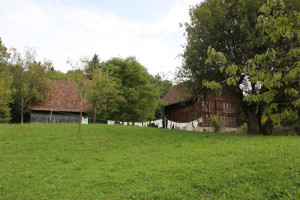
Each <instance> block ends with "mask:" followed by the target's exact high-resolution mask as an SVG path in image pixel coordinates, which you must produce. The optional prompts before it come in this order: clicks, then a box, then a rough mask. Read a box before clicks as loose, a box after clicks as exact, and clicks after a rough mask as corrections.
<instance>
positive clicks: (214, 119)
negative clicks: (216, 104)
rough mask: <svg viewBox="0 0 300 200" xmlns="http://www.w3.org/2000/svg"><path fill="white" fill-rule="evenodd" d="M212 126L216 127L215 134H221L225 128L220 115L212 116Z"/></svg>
mask: <svg viewBox="0 0 300 200" xmlns="http://www.w3.org/2000/svg"><path fill="white" fill-rule="evenodd" d="M210 124H211V126H212V127H214V131H215V132H219V131H220V129H221V128H222V127H224V121H223V118H222V116H220V115H212V116H210Z"/></svg>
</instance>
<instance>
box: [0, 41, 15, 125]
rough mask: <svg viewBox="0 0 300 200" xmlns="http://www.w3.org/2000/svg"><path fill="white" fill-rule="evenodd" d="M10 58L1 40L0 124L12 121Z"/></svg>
mask: <svg viewBox="0 0 300 200" xmlns="http://www.w3.org/2000/svg"><path fill="white" fill-rule="evenodd" d="M9 57H10V54H9V53H8V52H7V48H6V47H5V46H4V44H2V40H1V38H0V123H2V122H9V121H10V119H11V117H10V107H9V104H10V103H12V102H13V99H12V94H13V90H12V89H11V85H12V81H13V79H12V75H11V73H10V70H9V66H8V63H7V59H8V58H9Z"/></svg>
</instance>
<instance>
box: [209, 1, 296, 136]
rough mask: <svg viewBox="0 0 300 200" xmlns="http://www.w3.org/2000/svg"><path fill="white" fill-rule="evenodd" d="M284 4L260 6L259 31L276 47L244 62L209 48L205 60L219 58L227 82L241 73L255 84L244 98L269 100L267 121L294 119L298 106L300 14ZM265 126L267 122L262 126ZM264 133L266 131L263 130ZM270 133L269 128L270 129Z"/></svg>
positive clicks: (231, 81) (229, 82)
mask: <svg viewBox="0 0 300 200" xmlns="http://www.w3.org/2000/svg"><path fill="white" fill-rule="evenodd" d="M293 6H295V7H288V8H287V7H286V5H285V2H284V1H283V0H277V1H272V0H268V1H267V2H266V3H265V4H264V5H263V6H262V7H261V8H260V11H261V12H262V15H260V16H259V17H258V23H257V27H258V28H259V29H260V30H261V35H262V36H266V39H269V40H271V41H272V42H273V43H274V45H275V47H274V48H269V49H268V50H267V51H266V52H264V53H263V54H257V55H255V56H254V58H251V59H249V60H248V61H247V63H246V65H244V66H242V65H236V64H229V65H227V63H226V56H225V55H224V54H223V53H222V52H217V51H215V50H214V49H211V48H210V49H209V52H208V53H209V58H208V62H211V61H222V63H223V64H224V65H223V66H221V67H220V70H221V71H223V72H225V73H228V74H230V76H231V78H230V79H228V81H227V83H228V84H236V81H237V80H238V79H237V78H238V77H236V74H237V73H238V72H239V73H243V74H245V75H246V76H247V82H248V83H249V84H250V83H251V84H256V85H255V86H256V87H255V88H252V90H253V91H254V92H252V93H248V94H246V95H245V96H244V100H245V101H246V102H261V103H265V104H270V105H271V106H270V109H269V110H270V112H269V113H268V114H269V118H268V120H267V123H266V124H271V121H273V122H277V123H279V122H281V121H286V120H296V119H297V118H298V115H299V109H300V94H299V89H300V84H299V80H300V59H299V55H300V46H299V39H300V37H299V36H300V14H299V9H300V8H299V7H297V6H296V5H293ZM206 85H208V86H210V87H213V86H214V87H221V85H220V84H219V83H212V82H206ZM265 127H266V126H265ZM264 133H268V132H267V130H264ZM269 133H270V132H269Z"/></svg>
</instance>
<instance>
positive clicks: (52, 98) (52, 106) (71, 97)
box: [30, 80, 87, 123]
mask: <svg viewBox="0 0 300 200" xmlns="http://www.w3.org/2000/svg"><path fill="white" fill-rule="evenodd" d="M51 88H52V89H51V91H50V93H49V95H48V98H47V99H46V100H45V101H44V102H42V103H40V104H38V105H34V106H31V117H30V122H31V123H78V122H79V115H80V102H79V101H78V95H77V92H78V90H77V88H76V82H75V81H55V80H52V81H51ZM86 108H87V100H86V99H85V100H84V101H83V104H82V112H83V116H85V115H86Z"/></svg>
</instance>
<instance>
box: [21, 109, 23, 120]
mask: <svg viewBox="0 0 300 200" xmlns="http://www.w3.org/2000/svg"><path fill="white" fill-rule="evenodd" d="M21 124H23V109H21Z"/></svg>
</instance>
